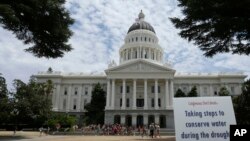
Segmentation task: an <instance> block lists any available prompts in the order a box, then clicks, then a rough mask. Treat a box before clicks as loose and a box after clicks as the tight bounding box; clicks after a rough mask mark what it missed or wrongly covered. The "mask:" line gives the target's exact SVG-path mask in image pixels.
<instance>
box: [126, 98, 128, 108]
mask: <svg viewBox="0 0 250 141" xmlns="http://www.w3.org/2000/svg"><path fill="white" fill-rule="evenodd" d="M126 107H129V98H127V100H126Z"/></svg>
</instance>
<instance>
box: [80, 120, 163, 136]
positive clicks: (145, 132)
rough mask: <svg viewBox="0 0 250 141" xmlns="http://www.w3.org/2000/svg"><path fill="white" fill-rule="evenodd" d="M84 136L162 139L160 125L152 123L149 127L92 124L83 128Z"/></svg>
mask: <svg viewBox="0 0 250 141" xmlns="http://www.w3.org/2000/svg"><path fill="white" fill-rule="evenodd" d="M81 130H82V132H83V134H84V133H85V134H87V133H93V132H94V133H95V135H141V137H142V138H143V137H144V136H150V137H152V138H154V137H155V138H157V137H160V126H159V124H155V123H151V124H150V125H149V126H144V125H141V126H138V127H135V126H125V125H121V124H110V125H105V124H104V125H102V126H101V125H100V124H98V125H95V124H91V125H89V126H86V127H82V128H81Z"/></svg>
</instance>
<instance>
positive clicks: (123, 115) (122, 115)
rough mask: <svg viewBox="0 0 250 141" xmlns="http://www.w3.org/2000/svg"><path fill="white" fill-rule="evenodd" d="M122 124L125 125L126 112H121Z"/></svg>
mask: <svg viewBox="0 0 250 141" xmlns="http://www.w3.org/2000/svg"><path fill="white" fill-rule="evenodd" d="M121 124H122V125H125V114H121Z"/></svg>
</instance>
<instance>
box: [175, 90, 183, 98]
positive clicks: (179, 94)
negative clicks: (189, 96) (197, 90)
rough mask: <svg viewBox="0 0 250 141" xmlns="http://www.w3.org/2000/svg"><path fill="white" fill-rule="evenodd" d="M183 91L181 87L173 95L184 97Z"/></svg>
mask: <svg viewBox="0 0 250 141" xmlns="http://www.w3.org/2000/svg"><path fill="white" fill-rule="evenodd" d="M185 96H186V95H185V93H184V92H183V91H182V90H181V89H178V90H177V91H176V93H175V95H174V97H185Z"/></svg>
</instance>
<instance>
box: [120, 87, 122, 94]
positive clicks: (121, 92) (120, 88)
mask: <svg viewBox="0 0 250 141" xmlns="http://www.w3.org/2000/svg"><path fill="white" fill-rule="evenodd" d="M120 93H121V94H122V86H120Z"/></svg>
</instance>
